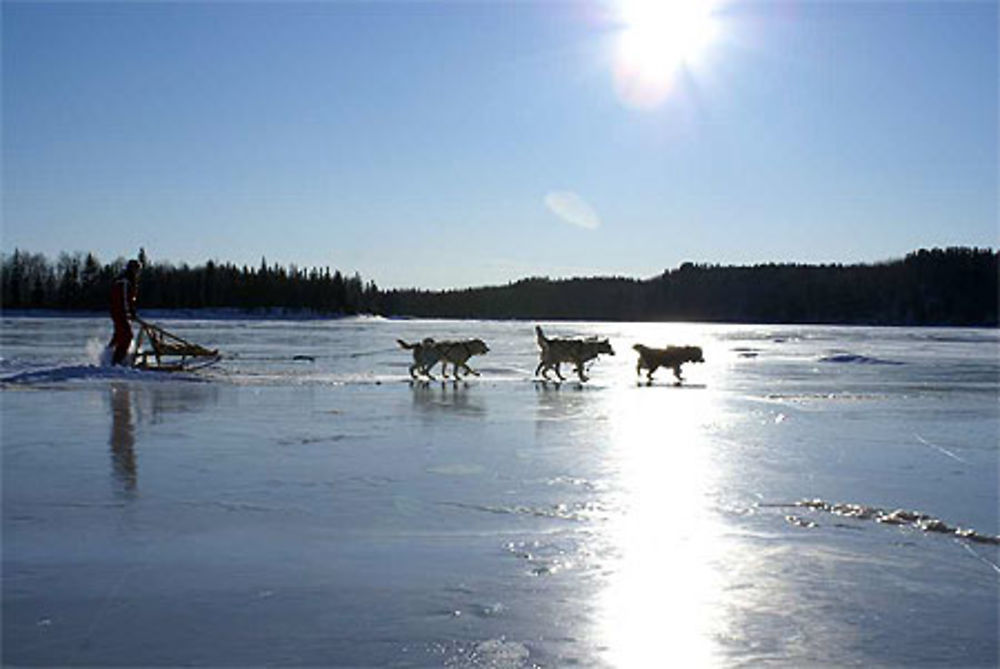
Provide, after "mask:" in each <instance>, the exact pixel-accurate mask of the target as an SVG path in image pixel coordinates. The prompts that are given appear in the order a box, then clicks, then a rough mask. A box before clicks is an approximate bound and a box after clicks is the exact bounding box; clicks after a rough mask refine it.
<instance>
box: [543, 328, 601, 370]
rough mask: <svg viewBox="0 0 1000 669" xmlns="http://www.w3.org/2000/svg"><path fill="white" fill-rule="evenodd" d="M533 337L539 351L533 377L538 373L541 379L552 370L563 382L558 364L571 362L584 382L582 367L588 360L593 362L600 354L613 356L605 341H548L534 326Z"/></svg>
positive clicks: (589, 338)
mask: <svg viewBox="0 0 1000 669" xmlns="http://www.w3.org/2000/svg"><path fill="white" fill-rule="evenodd" d="M535 336H536V337H537V339H538V346H539V348H540V349H541V351H540V353H539V357H540V358H541V361H540V362H539V363H538V367H536V368H535V376H538V374H539V372H541V374H542V378H544V379H546V380H547V379H548V378H549V370H550V369H554V370H555V372H556V376H558V377H559V380H560V381H565V380H566V379H565V378H563V375H562V374H560V373H559V364H560V363H563V362H571V363H573V364H574V365H575V366H576V374H577V376H579V377H580V381H581V382H582V381H586V380H587V376H586V374H584V373H583V365H584V363H586V362H587V361H589V360H593V359H594V358H596V357H597V356H598V355H600V354H601V353H607V354H608V355H614V354H615V352H614V350H613V349H612V348H611V344H610V343H609V342H608V340H607V339H598V338H596V337H588V338H587V339H549V338H547V337H546V336H545V334H544V333H543V332H542V328H540V327H538V326H537V325H536V326H535Z"/></svg>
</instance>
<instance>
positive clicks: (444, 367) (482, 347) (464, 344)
mask: <svg viewBox="0 0 1000 669" xmlns="http://www.w3.org/2000/svg"><path fill="white" fill-rule="evenodd" d="M436 347H437V351H438V355H439V356H440V357H441V374H442V375H443V376H444V377H445V378H447V377H448V363H449V362H450V363H451V365H452V367H453V368H454V371H455V379H456V380H458V379H459V378H460V376H459V370H461V369H464V370H465V373H466V374H474V375H476V376H479V372H477V371H476V370H474V369H472V368H471V367H469V358H471V357H472V356H474V355H485V354H486V353H489V351H490V347H489V346H487V345H486V342H484V341H483V340H482V339H462V340H460V341H439V342H437V344H436Z"/></svg>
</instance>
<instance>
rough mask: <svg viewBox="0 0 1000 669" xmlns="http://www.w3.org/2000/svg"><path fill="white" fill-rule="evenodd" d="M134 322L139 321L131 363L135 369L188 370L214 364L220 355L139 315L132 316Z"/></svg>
mask: <svg viewBox="0 0 1000 669" xmlns="http://www.w3.org/2000/svg"><path fill="white" fill-rule="evenodd" d="M135 322H136V323H138V324H139V334H138V336H137V337H136V342H135V344H136V351H135V357H134V358H133V360H132V366H133V367H135V368H136V369H147V370H152V371H158V372H190V371H193V370H196V369H202V368H204V367H208V366H209V365H214V364H215V363H217V362H219V360H221V359H222V356H221V355H219V351H218V350H217V349H208V348H205V347H204V346H200V345H199V344H192V343H191V342H189V341H187V340H186V339H183V338H181V337H178V336H177V335H175V334H173V333H172V332H167V331H166V330H164V329H163V328H161V327H160V326H158V325H153V324H152V323H148V322H146V321H144V320H142V319H140V318H136V319H135Z"/></svg>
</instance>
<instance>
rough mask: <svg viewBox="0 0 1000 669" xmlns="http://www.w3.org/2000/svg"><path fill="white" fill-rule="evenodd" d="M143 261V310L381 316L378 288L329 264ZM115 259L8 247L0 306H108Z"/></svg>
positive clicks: (118, 266) (118, 263)
mask: <svg viewBox="0 0 1000 669" xmlns="http://www.w3.org/2000/svg"><path fill="white" fill-rule="evenodd" d="M139 261H140V262H142V264H143V269H142V274H141V277H140V280H139V287H140V290H139V306H140V308H143V309H217V308H232V309H238V310H243V311H248V312H253V311H270V310H275V309H281V310H289V311H311V312H315V313H318V314H359V313H377V312H379V311H380V306H379V295H380V291H379V289H378V287H377V286H376V285H375V283H374V282H367V283H366V282H363V281H362V279H361V277H360V275H358V274H357V273H355V274H354V275H352V276H345V275H343V274H341V272H340V271H339V270H334V271H332V272H331V270H330V268H329V267H324V268H319V267H313V268H310V269H303V268H299V267H297V266H295V265H289V266H288V267H283V266H280V265H278V264H273V265H269V264H268V263H267V259H266V258H261V262H260V266H258V267H248V266H246V265H244V266H242V267H239V266H236V265H234V264H232V263H218V262H215V261H213V260H209V261H208V262H206V263H205V264H204V265H199V266H196V267H190V266H189V265H187V264H181V265H179V266H175V265H173V264H171V263H169V262H156V263H153V262H150V260H149V258H148V257H147V256H146V253H145V251H144V250H142V249H140V251H139ZM125 263H126V260H125V259H124V258H117V259H115V260H113V261H111V262H109V263H102V262H101V261H100V260H99V259H98V258H97V257H96V256H95V255H94V254H92V253H87V254H83V253H74V254H68V253H61V254H60V255H59V258H58V259H57V260H56V261H55V262H51V261H49V260H48V258H46V257H45V256H44V255H42V254H38V253H28V252H24V251H21V250H19V249H15V251H14V252H13V253H12V254H9V255H8V254H4V256H3V258H2V264H0V284H2V286H0V291H2V292H0V295H2V299H3V302H2V305H3V308H4V309H51V310H65V311H81V310H82V311H98V310H106V309H107V308H108V299H109V295H110V293H111V284H112V282H113V281H114V280H115V278H116V277H117V276H118V275H119V274H120V273H121V271H122V269H123V268H124V267H125Z"/></svg>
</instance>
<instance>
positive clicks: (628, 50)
mask: <svg viewBox="0 0 1000 669" xmlns="http://www.w3.org/2000/svg"><path fill="white" fill-rule="evenodd" d="M715 5H716V3H715V2H714V1H713V0H620V3H619V6H618V7H619V9H618V16H619V20H620V23H621V26H622V28H621V33H620V34H619V36H618V44H617V56H616V59H615V85H616V87H617V90H618V95H619V96H620V97H621V99H622V101H624V102H625V103H626V104H629V105H632V106H636V107H653V106H656V105H658V104H660V103H661V102H663V100H664V99H665V98H666V97H667V95H669V93H670V91H671V90H672V89H673V87H674V85H675V82H676V78H677V75H678V73H679V72H680V71H681V70H682V69H684V68H688V67H692V66H694V65H696V64H697V62H696V61H697V60H698V58H699V57H700V56H701V55H702V54H703V53H704V51H705V49H706V47H707V46H708V45H710V44H711V43H712V41H713V40H714V39H715V38H716V34H717V32H718V26H717V22H716V18H715V15H714V14H715V10H716V7H715Z"/></svg>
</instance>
